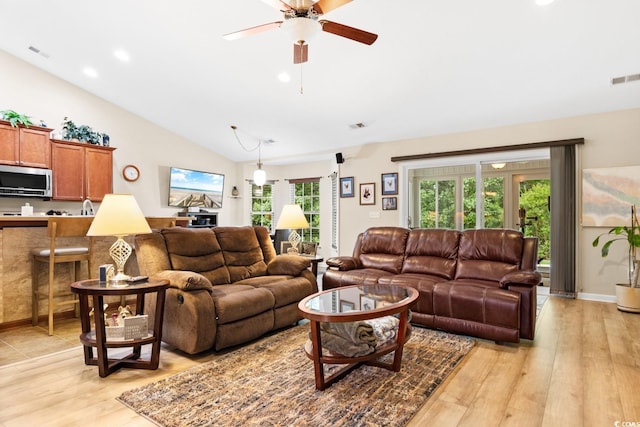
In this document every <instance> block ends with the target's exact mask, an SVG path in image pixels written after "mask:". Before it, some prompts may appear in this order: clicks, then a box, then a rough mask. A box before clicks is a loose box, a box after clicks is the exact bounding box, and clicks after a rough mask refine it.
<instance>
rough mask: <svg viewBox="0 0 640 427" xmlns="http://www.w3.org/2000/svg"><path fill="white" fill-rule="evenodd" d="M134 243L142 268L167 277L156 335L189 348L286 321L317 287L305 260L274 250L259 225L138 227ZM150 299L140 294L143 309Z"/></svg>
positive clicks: (215, 344) (246, 336) (246, 337)
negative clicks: (160, 327)
mask: <svg viewBox="0 0 640 427" xmlns="http://www.w3.org/2000/svg"><path fill="white" fill-rule="evenodd" d="M135 247H136V258H137V262H138V267H139V269H140V273H141V274H143V275H147V276H149V277H151V278H164V279H168V280H169V281H170V287H169V288H168V289H167V293H166V301H165V309H164V323H163V325H164V326H163V332H162V340H163V341H164V342H166V343H168V344H171V345H173V346H175V347H177V348H178V349H180V350H182V351H185V352H187V353H190V354H195V353H199V352H201V351H204V350H208V349H210V348H215V349H216V350H220V349H223V348H226V347H231V346H234V345H238V344H242V343H245V342H248V341H251V340H253V339H255V338H258V337H260V336H261V335H264V334H265V333H267V332H269V331H273V330H276V329H280V328H284V327H286V326H289V325H292V324H294V323H296V322H297V321H299V320H300V319H301V317H300V315H299V314H298V302H300V300H301V299H303V298H304V297H306V296H308V295H310V294H312V293H314V292H317V290H318V286H317V283H316V277H315V275H314V274H313V273H311V271H309V270H308V267H309V264H310V263H309V260H308V259H306V258H303V257H298V256H292V255H279V256H277V255H276V253H275V249H274V247H273V243H272V242H271V237H270V236H269V232H268V230H267V229H266V228H264V227H215V228H212V229H210V228H199V229H193V228H183V227H173V228H165V229H161V230H154V231H153V232H152V233H151V234H141V235H137V236H136V237H135ZM154 307H155V298H148V299H147V300H145V312H146V313H153V312H154V311H153V309H154ZM150 316H151V314H150ZM149 321H150V322H152V319H149Z"/></svg>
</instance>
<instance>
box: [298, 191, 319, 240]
mask: <svg viewBox="0 0 640 427" xmlns="http://www.w3.org/2000/svg"><path fill="white" fill-rule="evenodd" d="M293 185H294V200H293V203H295V204H298V205H300V206H301V207H302V212H304V215H305V217H306V218H307V221H308V222H309V228H308V229H306V230H302V233H300V235H301V236H302V240H303V241H305V242H320V182H318V181H315V182H301V183H296V184H293Z"/></svg>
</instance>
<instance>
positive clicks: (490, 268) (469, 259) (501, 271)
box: [455, 229, 524, 282]
mask: <svg viewBox="0 0 640 427" xmlns="http://www.w3.org/2000/svg"><path fill="white" fill-rule="evenodd" d="M523 245H524V241H523V237H522V233H520V232H519V231H516V230H504V229H479V230H465V231H463V232H462V235H461V236H460V248H459V250H458V264H457V269H456V274H455V278H456V279H486V280H493V281H496V282H499V281H500V280H501V279H502V277H503V276H505V275H506V274H508V273H511V272H514V271H516V270H518V269H519V266H520V260H521V258H522V250H523Z"/></svg>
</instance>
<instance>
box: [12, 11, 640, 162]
mask: <svg viewBox="0 0 640 427" xmlns="http://www.w3.org/2000/svg"><path fill="white" fill-rule="evenodd" d="M291 1H292V2H295V0H291ZM305 1H307V2H308V0H305ZM272 2H273V1H262V0H235V1H229V0H226V1H221V0H182V1H175V0H174V1H166V0H109V1H100V0H46V1H45V0H39V1H37V0H0V12H1V15H0V21H1V23H0V49H2V50H4V51H6V52H8V53H10V54H12V55H15V56H17V57H19V58H21V59H23V60H25V61H27V62H29V63H31V64H33V65H34V66H36V67H38V68H41V69H43V70H46V71H47V72H49V73H51V74H53V75H55V76H58V77H60V78H62V79H64V80H66V81H68V82H70V83H72V84H74V85H77V86H79V87H81V88H83V89H85V90H87V91H88V92H91V93H93V94H95V95H97V96H99V97H101V98H104V99H106V100H108V101H110V102H112V103H114V104H116V105H118V106H120V107H122V108H124V109H126V110H129V111H131V112H133V113H135V114H138V115H140V116H142V117H144V118H146V119H147V120H149V121H151V122H153V123H156V124H158V125H160V126H163V127H165V128H167V129H169V130H171V131H173V132H175V133H176V134H179V135H181V136H183V137H185V138H188V139H190V140H192V141H194V142H196V143H198V144H201V145H203V146H206V147H208V148H210V149H212V150H214V151H215V152H217V153H219V154H221V155H223V156H225V157H228V158H229V159H232V160H234V161H250V160H255V158H256V153H255V152H247V151H245V150H243V149H242V147H241V146H240V145H239V144H238V143H237V141H236V139H235V137H234V135H233V132H232V131H231V128H230V126H231V125H236V126H237V127H238V134H239V136H240V138H241V139H242V142H243V143H244V145H245V146H246V147H247V148H252V147H255V145H256V144H257V142H258V140H261V141H270V142H268V143H265V144H264V145H263V148H262V156H263V158H264V159H265V163H267V164H268V163H270V162H272V163H278V162H286V161H287V159H289V161H291V159H298V160H299V159H303V158H306V159H314V158H321V157H322V156H326V157H327V158H328V157H329V156H331V155H333V153H335V152H337V151H342V150H343V149H346V148H347V147H350V146H357V145H361V144H367V143H375V142H384V141H395V140H403V139H409V138H416V137H423V136H429V135H436V134H445V133H452V132H459V131H466V130H473V129H479V128H489V127H497V126H503V125H509V124H516V123H525V122H533V121H539V120H546V119H554V118H562V117H570V116H576V115H583V114H590V113H597V112H603V111H612V110H619V109H627V108H638V107H640V81H634V82H629V83H625V84H619V85H611V79H612V78H613V77H619V76H627V75H633V74H638V73H640V48H639V41H640V25H639V24H638V17H639V16H640V2H638V1H637V0H608V1H606V2H605V1H601V0H556V1H555V2H554V3H552V4H550V5H548V6H544V7H543V6H538V5H536V4H535V0H489V1H478V0H457V1H438V2H436V1H431V0H354V1H352V2H350V3H347V4H345V5H344V6H341V7H339V8H336V9H334V10H332V11H330V12H328V13H327V14H325V15H323V16H322V18H323V19H328V20H331V21H334V22H338V23H341V24H345V25H349V26H352V27H356V28H359V29H363V30H366V31H369V32H372V33H376V34H378V36H379V37H378V39H377V41H376V42H375V43H374V44H373V45H371V46H367V45H365V44H361V43H357V42H355V41H352V40H349V39H346V38H343V37H339V36H336V35H334V34H330V33H326V32H322V33H320V34H318V35H316V36H315V38H313V39H312V40H310V41H309V61H308V62H306V63H304V64H302V65H294V64H293V61H292V51H293V47H292V45H293V41H292V40H291V39H289V37H288V35H287V34H286V32H285V31H284V30H283V29H281V28H277V29H274V30H270V31H265V32H262V33H260V34H255V35H252V36H250V37H245V38H241V39H238V40H234V41H228V40H224V39H223V38H222V36H223V35H224V34H227V33H231V32H234V31H238V30H242V29H245V28H248V27H252V26H256V25H261V24H265V23H269V22H273V21H279V20H282V13H281V12H279V11H278V10H276V9H275V8H273V7H272V6H271V5H270V4H269V3H272ZM290 3H291V2H290ZM30 46H33V47H34V48H36V49H38V50H39V51H40V53H37V52H34V51H33V50H30V49H29V47H30ZM116 49H122V50H124V51H125V52H127V53H128V54H129V56H130V59H129V61H127V62H122V61H120V60H118V59H116V58H115V57H114V55H113V52H114V51H115V50H116ZM0 66H1V64H0ZM87 66H88V67H92V68H93V69H95V70H96V72H97V77H93V78H92V77H89V76H87V75H85V74H84V73H83V68H84V67H87ZM281 73H288V74H289V76H290V81H289V82H288V83H284V82H281V81H280V80H279V79H278V75H279V74H281ZM301 88H303V92H304V93H302V94H301V93H300V92H301ZM0 103H1V97H0ZM0 108H11V106H4V105H0ZM356 124H362V125H364V127H358V126H354V125H356ZM577 136H578V135H577ZM425 151H428V147H425Z"/></svg>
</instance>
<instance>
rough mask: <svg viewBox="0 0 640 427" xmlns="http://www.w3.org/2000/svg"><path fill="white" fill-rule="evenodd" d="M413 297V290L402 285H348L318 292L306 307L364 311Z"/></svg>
mask: <svg viewBox="0 0 640 427" xmlns="http://www.w3.org/2000/svg"><path fill="white" fill-rule="evenodd" d="M410 297H411V291H410V290H409V289H408V288H405V287H402V286H387V285H385V286H380V285H364V286H347V287H344V288H337V289H331V290H328V291H325V292H322V293H319V294H317V295H316V296H314V297H313V298H309V300H307V301H306V303H305V308H306V309H307V310H310V311H314V312H317V313H326V314H337V313H364V312H368V311H373V310H376V309H379V308H387V307H388V308H390V307H393V306H394V305H396V304H399V303H402V302H404V301H405V300H407V299H408V298H410Z"/></svg>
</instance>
